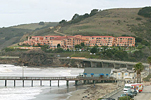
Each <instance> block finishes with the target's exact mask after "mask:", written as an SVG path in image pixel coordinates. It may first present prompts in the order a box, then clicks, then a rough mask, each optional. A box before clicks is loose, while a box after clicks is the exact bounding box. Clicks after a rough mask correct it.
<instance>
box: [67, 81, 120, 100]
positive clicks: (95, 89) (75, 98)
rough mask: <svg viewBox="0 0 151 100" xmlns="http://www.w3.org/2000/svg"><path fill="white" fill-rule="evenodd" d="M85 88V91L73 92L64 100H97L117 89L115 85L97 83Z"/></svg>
mask: <svg viewBox="0 0 151 100" xmlns="http://www.w3.org/2000/svg"><path fill="white" fill-rule="evenodd" d="M85 86H86V87H87V88H86V89H78V90H76V91H73V92H72V93H71V94H70V96H68V97H67V99H66V100H97V99H98V98H102V97H103V96H104V95H106V94H108V93H110V92H112V91H114V90H115V89H117V88H118V86H117V84H115V83H98V84H95V85H94V84H89V85H85Z"/></svg>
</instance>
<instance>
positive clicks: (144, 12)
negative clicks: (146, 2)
mask: <svg viewBox="0 0 151 100" xmlns="http://www.w3.org/2000/svg"><path fill="white" fill-rule="evenodd" d="M138 15H141V16H144V17H148V18H151V7H144V8H142V9H140V10H139V12H138Z"/></svg>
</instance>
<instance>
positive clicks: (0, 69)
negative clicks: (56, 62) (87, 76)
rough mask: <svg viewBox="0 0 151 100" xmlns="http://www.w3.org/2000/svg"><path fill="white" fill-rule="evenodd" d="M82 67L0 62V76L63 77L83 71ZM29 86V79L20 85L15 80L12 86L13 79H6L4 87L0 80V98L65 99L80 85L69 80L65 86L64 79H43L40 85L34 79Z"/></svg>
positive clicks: (24, 99) (17, 99)
mask: <svg viewBox="0 0 151 100" xmlns="http://www.w3.org/2000/svg"><path fill="white" fill-rule="evenodd" d="M83 71H84V69H82V68H67V67H55V68H54V67H38V68H37V67H22V66H14V65H10V64H0V77H2V76H17V77H22V76H24V77H32V76H33V77H64V76H77V75H79V74H81V73H83ZM33 83H34V84H33V87H31V81H25V84H24V87H22V81H19V80H17V81H16V86H15V87H14V81H11V80H8V81H7V87H5V83H4V80H0V100H67V98H68V97H69V96H71V93H72V92H73V91H75V90H77V89H81V88H82V87H80V86H79V87H76V86H74V81H70V82H69V87H67V86H66V81H59V87H58V81H51V87H50V82H49V81H43V82H42V86H40V81H34V82H33Z"/></svg>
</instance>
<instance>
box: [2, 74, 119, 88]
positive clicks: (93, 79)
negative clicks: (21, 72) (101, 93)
mask: <svg viewBox="0 0 151 100" xmlns="http://www.w3.org/2000/svg"><path fill="white" fill-rule="evenodd" d="M0 80H4V81H5V82H4V86H5V87H7V81H9V80H13V81H14V87H15V86H16V81H17V80H20V81H22V86H23V87H24V86H25V84H24V83H25V81H27V80H28V81H31V87H33V83H34V81H40V86H42V81H49V82H50V86H51V81H58V87H59V81H60V80H64V81H66V86H69V81H75V85H78V82H79V81H81V82H82V83H83V84H88V83H93V84H95V83H96V82H102V83H104V82H112V83H113V82H117V81H118V80H116V79H113V78H100V77H9V76H3V77H2V76H1V77H0Z"/></svg>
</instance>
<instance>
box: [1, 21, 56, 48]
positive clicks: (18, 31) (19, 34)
mask: <svg viewBox="0 0 151 100" xmlns="http://www.w3.org/2000/svg"><path fill="white" fill-rule="evenodd" d="M57 24H58V22H45V23H42V25H41V24H40V23H32V24H24V25H18V26H12V27H7V28H0V50H1V49H3V48H5V47H7V46H10V45H13V44H18V43H19V42H20V41H24V40H26V37H27V36H29V35H39V34H37V33H35V34H32V33H33V32H34V31H36V30H37V31H40V32H41V33H40V34H42V31H41V30H43V29H44V30H46V29H49V30H51V28H53V27H54V26H56V25H57ZM44 33H45V32H44Z"/></svg>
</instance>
